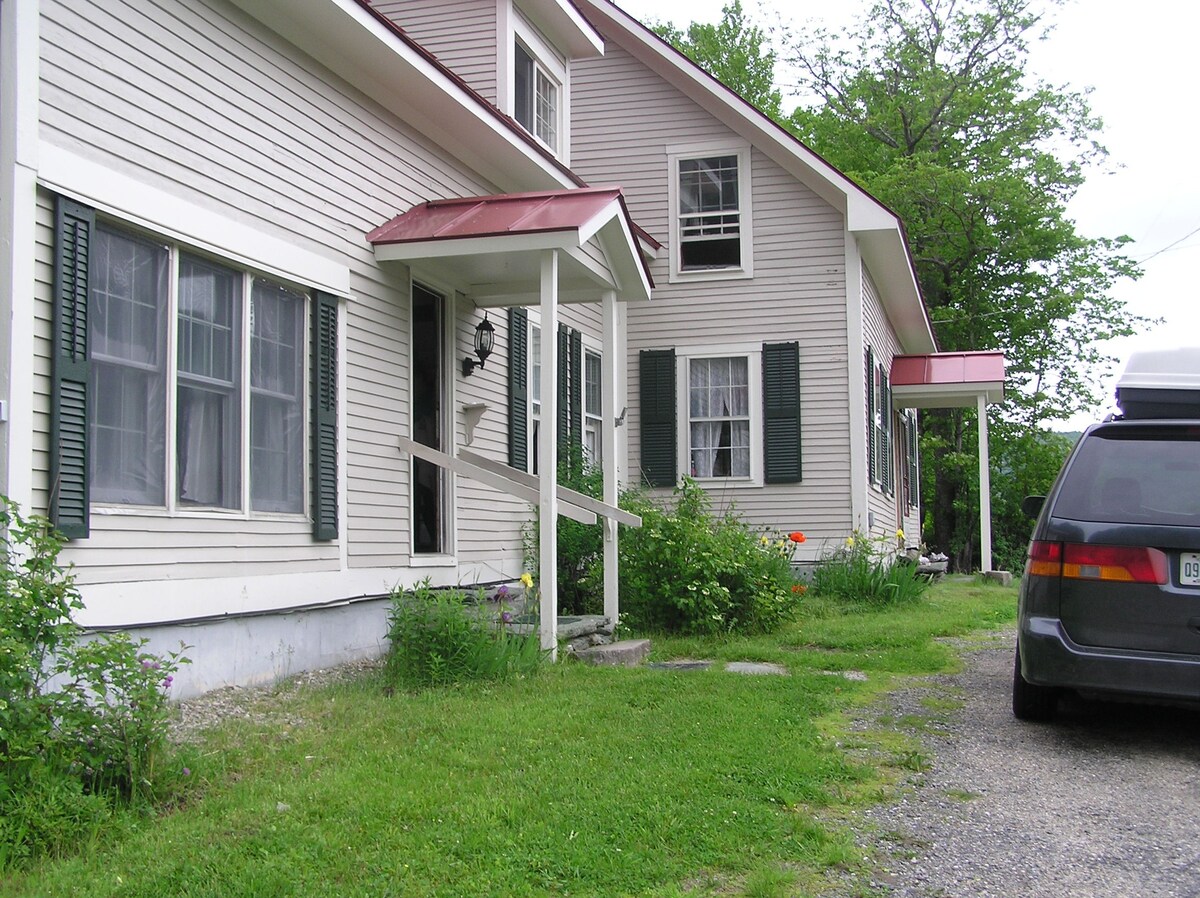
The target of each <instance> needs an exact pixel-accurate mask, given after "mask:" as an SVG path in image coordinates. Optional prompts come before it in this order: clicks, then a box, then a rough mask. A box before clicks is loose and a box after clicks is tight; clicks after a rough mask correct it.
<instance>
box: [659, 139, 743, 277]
mask: <svg viewBox="0 0 1200 898" xmlns="http://www.w3.org/2000/svg"><path fill="white" fill-rule="evenodd" d="M675 177H676V181H675V189H676V194H677V195H676V206H677V208H676V214H675V227H676V230H677V235H678V240H679V250H678V261H677V264H678V270H679V271H680V272H703V271H721V270H728V269H737V268H742V267H743V264H744V261H745V260H744V259H743V255H744V247H743V246H742V205H741V183H740V182H741V177H742V171H741V157H740V155H739V154H738V153H722V154H714V155H706V156H693V157H684V158H680V159H677V160H676V173H675Z"/></svg>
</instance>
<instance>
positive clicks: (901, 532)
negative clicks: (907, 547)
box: [896, 530, 904, 539]
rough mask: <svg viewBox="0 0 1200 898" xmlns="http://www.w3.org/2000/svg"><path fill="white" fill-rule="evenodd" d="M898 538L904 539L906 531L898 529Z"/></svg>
mask: <svg viewBox="0 0 1200 898" xmlns="http://www.w3.org/2000/svg"><path fill="white" fill-rule="evenodd" d="M896 539H904V531H903V530H897V531H896Z"/></svg>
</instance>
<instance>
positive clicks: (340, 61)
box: [232, 0, 579, 190]
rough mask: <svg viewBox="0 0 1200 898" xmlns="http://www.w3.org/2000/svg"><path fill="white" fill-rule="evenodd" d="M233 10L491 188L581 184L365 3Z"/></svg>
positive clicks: (294, 0) (276, 1) (249, 0)
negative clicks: (492, 185)
mask: <svg viewBox="0 0 1200 898" xmlns="http://www.w3.org/2000/svg"><path fill="white" fill-rule="evenodd" d="M232 2H233V3H234V4H235V5H236V6H238V7H239V8H240V9H242V10H243V11H244V12H246V13H247V14H249V15H251V16H253V17H254V18H255V19H258V20H259V21H260V22H262V23H263V24H264V25H265V26H266V27H267V28H269V29H271V31H273V32H275V33H276V34H278V35H280V36H281V37H283V38H284V39H285V40H287V41H289V42H291V43H292V44H294V45H295V46H297V47H299V48H300V49H301V50H303V51H304V52H305V53H307V54H308V55H309V56H311V57H312V58H313V59H315V60H316V61H317V62H319V63H320V64H321V65H323V66H325V67H326V68H328V69H329V70H330V71H331V72H333V73H334V74H335V75H337V76H339V77H341V78H343V79H345V80H346V81H347V82H349V83H350V84H351V85H352V86H354V87H355V88H357V89H358V90H360V91H362V92H363V93H364V94H366V95H367V96H368V97H370V98H371V99H372V100H374V101H375V102H377V103H379V104H380V105H381V106H382V107H384V108H385V109H387V110H388V111H390V112H392V113H394V114H395V115H397V116H398V117H400V118H401V119H403V120H404V121H405V122H407V123H408V124H409V125H411V126H412V127H413V128H415V129H417V130H418V131H419V132H420V133H422V134H423V135H424V136H425V137H426V138H427V139H428V140H429V141H430V142H431V144H432V145H434V146H435V147H438V148H440V150H441V152H447V153H450V154H451V155H452V156H454V157H456V158H458V159H459V160H461V161H462V162H463V163H464V165H466V166H467V167H469V168H470V169H472V170H474V171H476V172H478V173H480V174H481V175H483V176H484V177H485V178H487V179H488V180H490V181H492V182H493V183H495V184H498V185H501V186H502V187H503V188H506V189H515V190H545V189H548V188H553V187H567V186H574V185H576V184H578V183H579V181H578V179H577V178H576V177H574V176H573V175H572V174H571V172H570V171H569V170H568V169H566V168H565V167H564V166H562V165H560V164H559V163H558V162H557V161H555V160H554V159H553V157H551V156H549V155H548V154H546V153H544V152H542V151H540V150H538V149H537V147H536V146H534V145H533V144H532V142H531V140H532V139H531V138H528V136H527V135H524V134H523V133H522V132H521V130H520V128H518V127H517V126H516V125H515V124H513V123H512V122H509V121H507V120H506V119H505V118H504V117H503V116H501V115H499V114H498V113H497V112H496V110H495V109H494V108H493V107H491V106H490V105H489V104H488V103H487V102H486V101H485V100H483V99H482V98H481V97H479V96H478V95H477V94H475V93H474V92H473V91H472V90H470V88H468V87H467V86H466V85H465V84H464V83H463V82H462V80H461V79H459V78H457V77H456V76H455V75H454V74H453V73H451V72H450V71H449V70H448V69H446V68H445V67H444V66H442V65H440V64H439V63H438V62H437V61H436V60H435V59H433V58H432V57H431V56H430V55H429V54H428V53H426V52H423V51H422V50H420V49H419V48H418V46H417V45H416V44H415V43H414V42H413V41H412V40H411V39H410V38H408V37H406V36H405V35H404V34H403V32H402V31H401V30H400V29H398V28H396V27H395V26H394V25H392V24H391V23H389V22H388V21H387V20H386V19H384V18H383V17H382V16H380V15H379V14H377V13H375V12H374V11H373V10H371V9H370V6H369V5H368V4H367V3H366V2H365V0H232Z"/></svg>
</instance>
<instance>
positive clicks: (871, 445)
mask: <svg viewBox="0 0 1200 898" xmlns="http://www.w3.org/2000/svg"><path fill="white" fill-rule="evenodd" d="M866 362H867V471H868V475H867V481H868V482H869V483H874V482H875V481H876V479H877V478H878V476H879V475H878V472H877V471H876V469H875V353H874V352H872V351H871V347H870V346H868V347H867V355H866Z"/></svg>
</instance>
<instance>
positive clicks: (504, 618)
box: [500, 611, 513, 624]
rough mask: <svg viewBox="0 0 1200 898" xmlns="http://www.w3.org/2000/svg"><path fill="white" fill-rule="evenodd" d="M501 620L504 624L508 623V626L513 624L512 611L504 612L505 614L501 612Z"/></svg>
mask: <svg viewBox="0 0 1200 898" xmlns="http://www.w3.org/2000/svg"><path fill="white" fill-rule="evenodd" d="M500 620H501V621H503V622H504V623H506V624H511V623H512V621H513V615H512V612H511V611H504V612H501V614H500Z"/></svg>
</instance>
